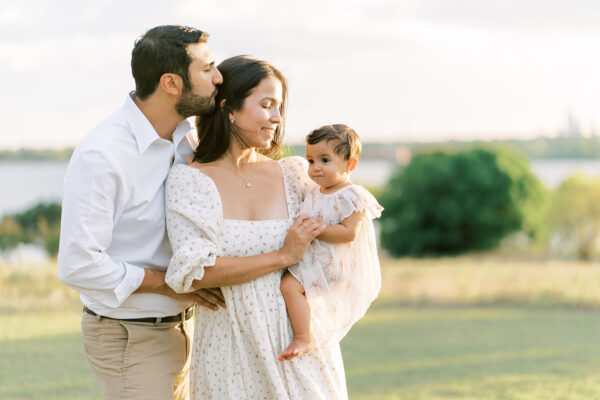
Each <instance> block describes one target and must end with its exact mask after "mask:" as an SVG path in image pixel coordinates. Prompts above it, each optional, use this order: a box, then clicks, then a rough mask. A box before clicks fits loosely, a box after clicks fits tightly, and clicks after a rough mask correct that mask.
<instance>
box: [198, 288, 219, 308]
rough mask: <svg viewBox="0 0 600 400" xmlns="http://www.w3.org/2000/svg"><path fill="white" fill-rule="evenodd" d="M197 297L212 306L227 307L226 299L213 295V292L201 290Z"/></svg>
mask: <svg viewBox="0 0 600 400" xmlns="http://www.w3.org/2000/svg"><path fill="white" fill-rule="evenodd" d="M196 296H197V297H198V298H201V299H202V300H204V301H207V302H209V303H211V304H215V305H219V306H221V307H223V308H224V307H225V299H223V298H222V297H219V296H218V295H216V294H213V292H212V291H210V290H208V289H202V290H199V291H198V292H196Z"/></svg>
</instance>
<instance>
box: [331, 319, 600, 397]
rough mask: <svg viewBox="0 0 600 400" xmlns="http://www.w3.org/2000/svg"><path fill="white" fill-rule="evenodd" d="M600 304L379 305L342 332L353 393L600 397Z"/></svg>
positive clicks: (411, 395)
mask: <svg viewBox="0 0 600 400" xmlns="http://www.w3.org/2000/svg"><path fill="white" fill-rule="evenodd" d="M598 334H600V312H598V311H590V310H567V309H548V308H531V307H528V308H519V307H502V308H489V307H451V308H441V307H424V308H421V307H419V308H411V307H402V308H396V309H385V308H382V309H377V308H375V309H374V310H372V311H371V312H369V314H368V315H367V316H366V317H365V318H364V319H363V320H362V321H361V322H360V323H359V324H357V325H356V326H355V327H354V328H353V329H352V331H351V333H350V334H349V335H348V337H346V338H345V339H344V341H343V342H342V350H343V355H344V360H345V364H346V377H347V381H348V389H349V392H350V395H351V396H350V397H351V398H353V399H540V400H542V399H544V400H546V399H590V398H600V346H598V345H597V337H598Z"/></svg>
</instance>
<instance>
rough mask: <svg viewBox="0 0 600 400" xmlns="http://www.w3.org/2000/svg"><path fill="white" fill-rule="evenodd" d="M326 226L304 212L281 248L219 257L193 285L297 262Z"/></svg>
mask: <svg viewBox="0 0 600 400" xmlns="http://www.w3.org/2000/svg"><path fill="white" fill-rule="evenodd" d="M323 229H325V225H324V224H323V223H322V222H320V221H318V220H315V219H312V218H308V217H307V216H304V215H301V216H299V217H298V218H296V220H295V221H294V223H293V224H292V227H291V228H290V230H289V231H288V234H287V237H286V239H285V242H284V244H283V247H282V248H281V249H280V250H278V251H273V252H270V253H264V254H257V255H255V256H250V257H239V258H238V257H217V259H216V260H217V261H216V263H215V265H214V266H211V267H208V268H205V269H204V276H203V277H202V279H200V280H198V279H196V280H194V283H193V284H192V286H193V287H194V289H204V288H213V287H220V286H229V285H237V284H240V283H244V282H248V281H251V280H253V279H256V278H259V277H261V276H263V275H266V274H269V273H271V272H274V271H277V270H279V269H282V268H285V267H287V266H289V265H292V264H295V263H297V262H298V261H300V259H301V258H302V256H303V255H304V253H305V252H306V249H307V248H308V246H309V244H310V242H311V241H312V240H313V239H314V238H315V237H317V235H319V234H320V233H321V232H322V231H323Z"/></svg>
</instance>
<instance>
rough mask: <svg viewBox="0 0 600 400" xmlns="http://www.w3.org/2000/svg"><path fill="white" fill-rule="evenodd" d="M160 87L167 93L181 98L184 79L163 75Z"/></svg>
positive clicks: (177, 76)
mask: <svg viewBox="0 0 600 400" xmlns="http://www.w3.org/2000/svg"><path fill="white" fill-rule="evenodd" d="M158 85H159V86H160V88H161V89H162V90H164V91H165V92H166V93H168V94H170V95H173V96H179V95H180V94H181V92H182V89H183V79H181V77H180V76H179V75H177V74H170V73H169V74H162V76H161V77H160V81H159V82H158Z"/></svg>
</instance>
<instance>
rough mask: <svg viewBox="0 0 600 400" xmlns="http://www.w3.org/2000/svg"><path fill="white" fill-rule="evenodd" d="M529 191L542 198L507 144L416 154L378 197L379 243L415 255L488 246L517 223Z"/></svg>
mask: <svg viewBox="0 0 600 400" xmlns="http://www.w3.org/2000/svg"><path fill="white" fill-rule="evenodd" d="M534 193H536V196H538V195H539V196H538V197H539V198H543V195H542V194H543V187H542V185H541V183H540V182H539V180H537V178H536V177H535V176H534V175H533V174H532V173H531V171H530V170H529V166H528V164H527V161H526V160H523V159H522V158H521V157H520V156H519V155H518V154H516V153H515V152H514V151H511V150H510V149H508V148H497V149H484V148H475V149H471V150H467V151H462V152H458V153H442V152H437V153H430V154H421V155H417V156H416V157H415V158H414V159H413V161H412V162H411V163H410V164H409V165H408V166H407V167H406V168H404V169H402V170H399V171H398V172H397V173H396V174H395V175H394V176H393V177H392V179H391V180H390V182H389V184H388V189H387V190H386V192H385V193H384V194H383V196H382V199H381V200H382V205H383V206H384V207H385V208H386V210H385V212H384V213H383V216H382V231H381V243H382V246H383V247H384V248H386V249H387V250H389V251H390V253H391V254H393V255H416V256H422V255H440V254H453V253H459V252H463V251H468V250H482V249H489V248H493V247H495V246H497V245H498V243H499V241H500V240H501V239H502V238H503V237H505V236H506V235H507V234H508V233H510V232H513V231H516V230H519V229H521V228H522V226H523V221H524V215H523V212H524V209H525V208H527V207H530V206H531V203H532V202H531V200H530V198H531V197H532V196H531V195H532V194H534ZM536 196H533V197H536ZM532 224H533V222H532ZM532 230H533V227H532Z"/></svg>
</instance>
